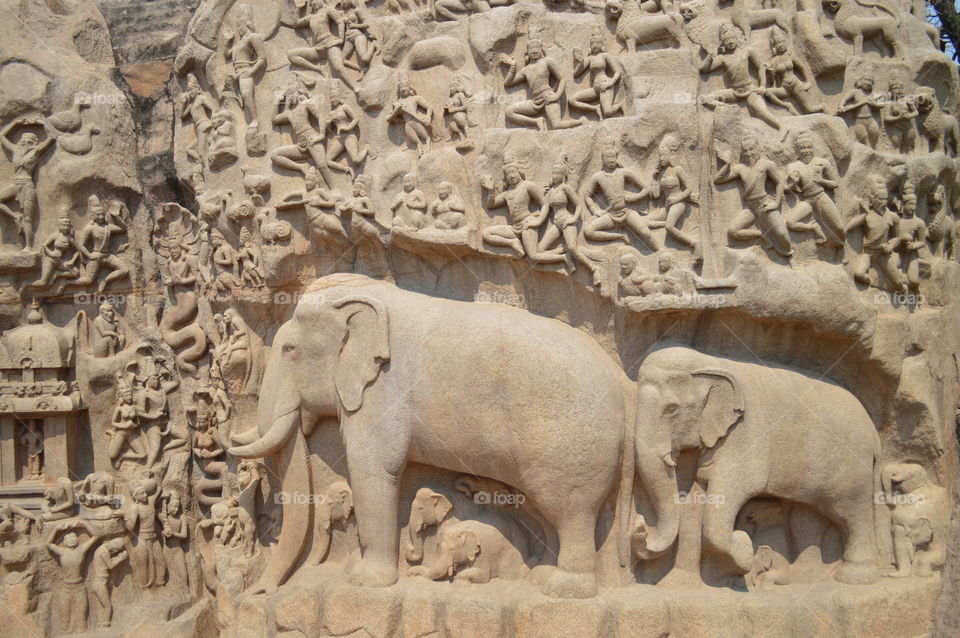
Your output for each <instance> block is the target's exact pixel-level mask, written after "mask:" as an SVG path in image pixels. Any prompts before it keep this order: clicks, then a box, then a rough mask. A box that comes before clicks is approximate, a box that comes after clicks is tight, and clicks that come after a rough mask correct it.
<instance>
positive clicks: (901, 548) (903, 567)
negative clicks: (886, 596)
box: [890, 525, 914, 578]
mask: <svg viewBox="0 0 960 638" xmlns="http://www.w3.org/2000/svg"><path fill="white" fill-rule="evenodd" d="M891 531H892V533H893V560H894V562H895V563H896V565H897V571H895V572H893V573H892V574H890V576H891V577H892V578H906V577H908V576H910V575H912V571H913V570H912V567H913V555H914V546H913V541H912V540H910V537H909V535H908V534H907V528H906V527H904V526H903V525H893V526H892V528H891Z"/></svg>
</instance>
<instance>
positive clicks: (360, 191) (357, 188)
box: [353, 181, 367, 197]
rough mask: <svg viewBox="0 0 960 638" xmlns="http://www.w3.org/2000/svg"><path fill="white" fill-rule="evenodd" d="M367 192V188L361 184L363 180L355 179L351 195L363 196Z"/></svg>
mask: <svg viewBox="0 0 960 638" xmlns="http://www.w3.org/2000/svg"><path fill="white" fill-rule="evenodd" d="M366 194H367V189H366V187H365V186H364V185H363V182H360V181H356V182H354V183H353V196H354V197H363V196H365V195H366Z"/></svg>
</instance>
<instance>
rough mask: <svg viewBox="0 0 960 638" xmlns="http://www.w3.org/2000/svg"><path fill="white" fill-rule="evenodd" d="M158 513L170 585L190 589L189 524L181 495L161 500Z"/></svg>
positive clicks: (179, 589)
mask: <svg viewBox="0 0 960 638" xmlns="http://www.w3.org/2000/svg"><path fill="white" fill-rule="evenodd" d="M160 503H161V504H160V512H159V514H158V516H159V518H160V524H161V534H163V538H164V540H165V546H164V550H165V551H164V555H165V560H166V564H167V569H168V573H169V575H170V580H169V585H170V586H171V587H173V588H174V589H176V590H177V591H180V592H187V591H189V590H190V570H189V569H188V567H187V543H188V540H187V538H188V535H189V534H188V532H189V526H188V524H187V520H186V516H185V515H184V512H183V508H182V507H181V505H180V497H179V496H178V495H177V494H170V495H169V496H166V497H165V498H164V499H163V500H161V502H160Z"/></svg>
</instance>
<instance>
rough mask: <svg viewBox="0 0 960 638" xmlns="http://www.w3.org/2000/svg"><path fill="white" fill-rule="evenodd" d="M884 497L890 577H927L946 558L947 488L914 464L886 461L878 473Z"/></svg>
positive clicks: (941, 565)
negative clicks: (893, 563)
mask: <svg viewBox="0 0 960 638" xmlns="http://www.w3.org/2000/svg"><path fill="white" fill-rule="evenodd" d="M880 477H881V481H882V484H883V494H884V500H885V501H886V503H887V507H889V508H890V523H891V527H892V532H893V556H894V560H895V561H896V563H897V571H896V572H894V573H893V574H891V576H893V577H894V578H900V577H906V576H931V575H932V574H933V571H934V570H935V569H940V568H941V567H943V563H944V561H945V560H946V557H947V548H946V544H945V539H946V538H947V537H948V535H949V533H950V529H949V527H950V515H949V512H950V500H949V496H948V494H947V490H946V489H944V488H942V487H940V486H939V485H934V484H933V483H932V482H931V481H930V477H929V476H928V475H927V470H926V469H925V468H924V467H923V466H922V465H919V464H917V463H887V464H885V465H884V466H883V470H882V471H881V473H880Z"/></svg>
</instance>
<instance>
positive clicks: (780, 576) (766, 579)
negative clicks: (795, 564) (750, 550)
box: [743, 545, 790, 590]
mask: <svg viewBox="0 0 960 638" xmlns="http://www.w3.org/2000/svg"><path fill="white" fill-rule="evenodd" d="M743 578H744V580H745V581H746V583H747V587H749V588H750V589H751V590H753V589H761V590H766V589H771V588H772V587H773V585H789V584H790V564H789V563H788V562H787V559H786V558H784V557H783V556H781V555H780V554H778V553H777V552H775V551H773V549H772V548H771V547H770V546H769V545H761V546H760V547H758V548H757V552H756V553H755V554H754V555H753V562H752V563H751V565H750V571H748V572H747V573H746V574H745V575H744V577H743Z"/></svg>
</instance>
